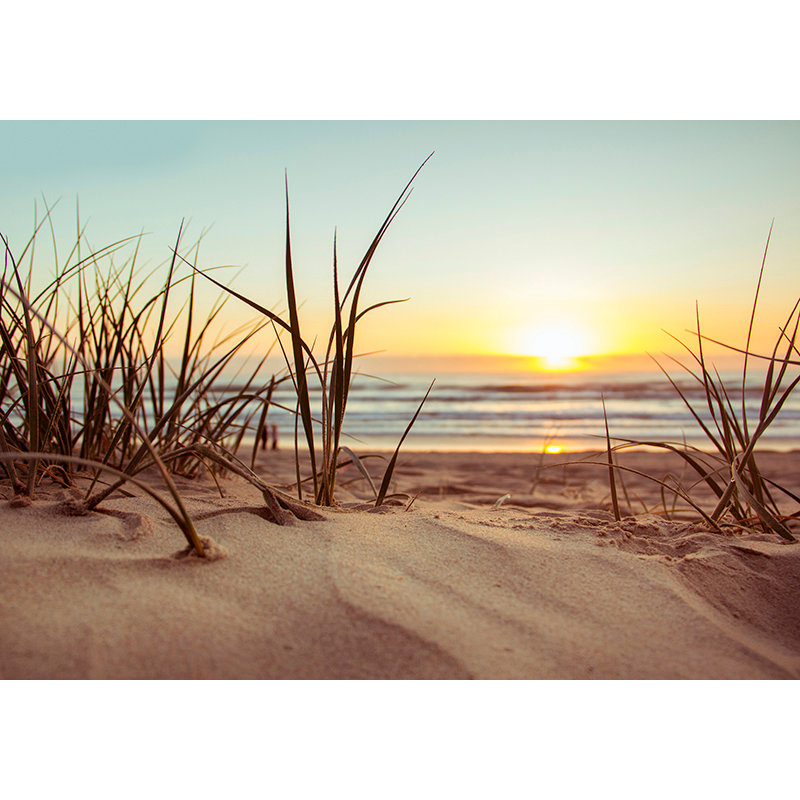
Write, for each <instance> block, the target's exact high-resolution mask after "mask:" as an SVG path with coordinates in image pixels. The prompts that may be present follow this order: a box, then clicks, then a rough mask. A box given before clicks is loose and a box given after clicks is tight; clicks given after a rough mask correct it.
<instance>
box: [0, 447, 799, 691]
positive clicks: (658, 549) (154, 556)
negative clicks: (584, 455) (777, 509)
mask: <svg viewBox="0 0 800 800" xmlns="http://www.w3.org/2000/svg"><path fill="white" fill-rule="evenodd" d="M798 455H799V454H797V453H785V454H770V453H766V454H762V455H761V460H760V464H761V466H762V469H764V471H765V472H766V473H767V474H770V475H772V476H773V477H775V478H776V479H780V480H781V481H782V482H783V483H784V484H785V485H787V487H789V488H793V489H794V490H795V491H797V490H798V488H800V473H799V472H798V465H800V458H798ZM573 457H574V456H572V457H570V458H573ZM564 458H565V457H564V456H559V457H552V458H551V457H548V459H547V461H548V462H549V463H554V462H557V461H558V460H559V459H560V460H564ZM629 459H630V461H629V463H631V464H635V466H636V468H638V469H648V470H650V471H651V472H652V473H653V474H658V475H659V476H661V475H663V474H664V473H665V472H667V471H669V470H675V469H676V468H677V469H678V470H679V469H680V465H679V464H678V463H677V462H674V461H670V458H669V457H668V456H666V455H664V454H652V453H633V454H630V456H629ZM539 460H540V457H539V455H538V454H508V453H504V454H499V453H494V454H468V453H431V454H418V455H414V456H411V455H404V456H403V459H402V461H403V464H402V466H401V467H400V468H399V470H398V473H397V480H396V488H397V490H398V491H403V492H408V493H409V494H410V495H411V496H415V495H416V499H415V500H414V502H413V503H412V504H411V506H410V507H409V508H407V505H408V503H407V501H400V500H398V501H397V503H398V504H397V505H390V506H388V507H384V508H382V509H381V510H377V511H371V512H364V511H361V512H358V511H354V510H352V509H347V508H346V509H338V510H337V509H330V510H325V511H324V512H323V516H324V520H322V521H313V522H307V521H298V522H297V523H296V524H294V525H292V526H278V525H275V524H273V523H271V522H269V521H268V520H267V519H266V518H265V515H264V512H263V501H262V499H261V496H260V493H259V492H258V491H257V490H256V489H255V488H254V487H253V486H251V485H250V484H248V483H246V482H245V481H243V480H241V479H239V478H233V479H226V480H224V481H223V482H222V487H223V491H224V494H225V496H224V497H221V496H220V494H219V492H218V491H217V490H216V488H215V487H214V484H213V483H211V482H208V481H205V480H202V481H197V480H189V479H185V478H178V479H177V482H178V485H179V488H180V489H181V491H182V494H183V496H184V498H185V500H186V503H187V506H188V508H189V509H190V512H191V513H192V514H193V516H194V519H195V521H196V526H197V530H198V532H199V533H200V534H201V535H202V536H205V537H210V539H211V540H213V542H214V543H215V546H214V548H213V552H214V553H215V554H216V555H217V556H218V557H217V558H216V559H214V560H203V559H199V558H196V557H183V553H182V551H183V550H184V548H185V545H186V540H185V539H184V537H183V535H182V534H181V532H180V531H179V529H178V528H177V527H176V526H175V524H174V523H173V522H172V520H171V519H170V518H169V517H168V515H167V514H166V512H165V511H164V509H163V508H161V507H160V506H159V505H158V504H157V503H155V502H154V501H153V500H151V499H150V498H149V497H147V496H144V495H142V493H141V492H139V491H138V490H132V491H135V495H134V496H128V497H126V496H122V495H117V496H113V497H112V498H110V499H108V500H107V501H105V502H104V503H103V504H102V511H100V512H94V513H90V514H88V515H86V516H83V517H71V516H65V515H64V514H63V513H62V511H61V505H60V504H61V502H62V501H63V500H64V499H65V498H66V497H67V493H66V492H65V490H63V489H61V488H59V487H57V486H52V485H51V486H47V485H43V486H42V487H41V489H40V490H39V493H38V495H37V499H36V500H35V501H34V502H33V503H32V504H31V505H29V506H27V507H10V506H9V504H8V503H7V502H2V505H1V506H0V531H2V534H0V674H2V677H4V678H6V679H466V678H473V679H715V678H720V679H721V678H725V679H757V678H797V677H800V607H798V604H797V597H798V596H799V595H800V544H788V543H784V542H783V541H782V540H781V539H779V538H778V537H777V536H775V535H772V534H765V533H755V532H753V533H746V534H742V533H739V534H733V533H730V534H726V535H722V534H720V533H717V532H713V531H711V530H709V529H708V528H706V527H704V526H703V525H701V524H697V523H695V522H689V521H681V520H666V519H665V518H664V517H663V515H658V514H654V513H643V507H647V508H648V509H649V510H650V511H653V510H654V506H655V504H656V503H657V502H658V488H657V487H656V486H655V485H653V484H649V483H648V482H647V481H644V480H642V479H640V478H635V477H631V478H630V479H629V482H628V489H629V496H631V501H632V505H633V506H634V508H633V509H632V510H633V511H635V512H636V516H629V517H626V518H625V519H623V520H622V521H621V522H616V521H615V520H614V518H613V516H612V515H611V514H610V513H609V508H610V506H609V496H608V488H607V485H606V484H605V480H606V473H605V472H604V470H603V469H602V468H600V467H580V468H574V467H561V466H558V467H555V468H553V469H548V470H545V471H543V472H541V473H539V475H538V478H536V469H535V467H536V466H537V465H538V464H539ZM260 463H261V473H262V474H263V475H264V477H265V479H266V480H267V481H268V482H273V483H281V482H283V483H286V482H289V481H290V480H291V477H290V476H291V473H292V469H293V466H292V464H293V459H292V455H291V454H290V453H284V452H280V451H279V452H271V453H266V454H263V455H261V456H260ZM375 468H376V470H377V469H379V467H378V465H377V463H376V464H375ZM341 482H342V484H343V489H342V493H341V498H342V501H343V502H344V503H345V504H349V503H357V502H359V501H360V500H363V499H365V498H366V497H367V496H368V493H367V491H366V487H365V486H364V481H363V480H361V479H360V478H359V477H358V475H357V474H356V473H355V471H354V469H353V468H352V467H349V468H348V471H346V472H343V473H342V476H341ZM534 482H535V486H534ZM155 484H156V481H155V480H154V485H155ZM4 492H5V496H6V498H8V496H9V491H8V489H7V487H6V488H5V489H4ZM634 492H635V494H636V495H637V496H638V497H639V498H640V500H635V499H634V498H633V496H632V493H634ZM506 495H509V496H508V497H506V499H505V500H503V501H502V503H500V504H499V505H497V506H496V504H497V501H499V500H501V498H503V497H505V496H506ZM642 504H643V505H642ZM495 506H496V507H495ZM627 510H628V511H630V510H631V509H627Z"/></svg>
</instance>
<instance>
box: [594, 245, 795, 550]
mask: <svg viewBox="0 0 800 800" xmlns="http://www.w3.org/2000/svg"><path fill="white" fill-rule="evenodd" d="M771 234H772V230H771V229H770V236H771ZM769 238H770V237H769V236H768V238H767V245H766V247H765V250H764V257H763V259H762V262H761V270H760V272H759V277H758V284H757V287H756V292H755V297H754V300H753V307H752V310H751V313H750V321H749V325H748V328H747V338H746V344H745V347H744V348H743V349H739V348H735V347H731V346H729V345H727V344H724V343H722V342H718V341H716V340H714V339H710V338H709V337H706V336H705V335H704V334H703V333H702V331H701V328H700V313H699V309H696V319H697V330H696V331H691V332H690V333H692V334H693V335H694V337H695V339H696V342H697V345H696V348H695V349H692V348H690V347H689V346H688V345H686V344H684V343H683V342H681V341H680V340H678V339H677V338H676V337H673V338H675V340H676V341H677V342H679V343H680V344H681V345H682V346H683V347H684V349H685V350H686V351H687V353H688V355H689V357H690V359H691V361H690V366H687V365H685V364H683V363H681V362H679V361H677V360H675V359H673V360H674V361H675V363H676V364H677V365H678V366H679V367H680V368H681V369H682V370H684V371H685V372H686V373H687V374H688V375H689V376H690V377H691V378H692V379H693V380H694V381H696V382H697V383H698V384H699V385H700V387H702V390H703V397H704V398H705V406H706V409H707V410H708V412H709V414H710V416H711V420H712V422H711V424H710V425H709V424H707V423H706V422H705V421H704V419H703V418H702V416H701V409H699V408H695V407H694V406H693V405H692V403H691V402H690V401H689V399H688V398H687V397H686V394H685V393H684V392H683V391H682V390H681V389H680V387H679V386H678V384H677V383H676V381H675V380H674V379H673V378H672V377H671V376H670V374H669V373H668V372H667V370H666V369H665V368H664V367H663V366H662V365H661V364H660V363H659V362H658V361H657V360H656V363H657V364H658V366H659V368H660V369H661V371H662V372H663V373H664V375H665V376H666V378H667V380H668V381H669V382H670V384H671V385H672V387H673V388H674V389H675V391H676V392H677V393H678V395H679V396H680V398H681V400H682V401H683V403H684V404H685V406H686V408H687V409H688V410H689V412H690V413H691V415H692V417H693V419H694V421H695V422H696V423H697V425H698V426H699V427H700V429H701V430H702V432H703V434H704V435H705V437H706V439H707V441H708V443H709V445H710V450H708V451H706V450H701V449H699V448H696V447H690V446H688V445H687V444H686V443H685V442H684V443H678V442H653V441H634V440H629V439H619V438H613V441H614V442H617V444H614V445H612V437H611V436H610V434H609V430H608V421H607V420H606V443H607V466H608V469H609V489H610V494H611V500H612V506H613V509H614V514H615V516H616V518H617V519H619V518H620V513H621V512H620V506H619V498H618V492H617V487H616V482H615V475H616V474H623V473H624V472H626V471H627V472H635V470H632V469H630V468H628V467H624V466H621V465H620V464H618V463H615V461H614V454H615V453H618V452H619V451H621V450H624V449H626V448H630V447H639V446H643V445H646V446H649V447H654V448H659V449H663V450H668V451H670V452H673V453H676V454H677V455H679V456H680V457H681V458H682V459H683V460H684V462H685V464H686V465H687V466H688V467H689V468H690V469H691V473H692V474H693V475H694V481H693V482H692V483H690V484H689V485H688V486H687V485H684V482H683V481H681V480H678V479H676V478H674V477H671V478H670V479H669V482H668V480H667V479H666V478H665V480H661V481H659V480H657V479H655V478H653V477H652V476H645V477H648V478H650V480H655V481H656V482H657V483H659V484H660V485H661V487H662V500H663V513H665V514H667V515H668V516H669V515H670V511H669V509H668V504H667V502H666V495H667V494H671V495H672V496H674V497H676V498H678V497H680V498H681V499H682V500H683V501H685V502H686V504H687V505H689V506H690V507H691V508H692V509H693V510H694V511H695V512H697V513H698V514H699V515H700V516H701V517H702V518H703V519H704V520H705V521H706V522H707V523H708V524H709V525H710V526H712V527H713V528H716V529H717V530H720V529H721V528H720V526H721V524H722V523H723V522H725V523H727V524H732V525H734V526H736V527H738V528H741V529H746V530H747V529H752V528H753V527H754V526H755V527H758V528H760V529H762V530H764V531H768V532H771V533H774V534H777V535H778V536H780V537H781V538H783V539H784V540H786V541H790V542H794V541H796V538H795V536H794V534H793V533H792V531H791V530H790V528H789V525H788V523H789V522H790V521H797V519H798V515H800V512H795V513H793V514H791V515H786V514H784V513H782V511H781V508H780V506H779V503H778V500H779V499H780V498H781V497H783V498H788V499H789V500H791V501H792V502H793V503H796V504H798V505H800V498H798V497H797V496H796V495H794V494H793V493H792V492H790V491H789V490H788V489H786V488H784V487H782V486H780V485H779V484H778V483H776V482H775V481H773V480H770V479H769V478H766V477H765V476H764V475H763V474H762V472H761V470H760V469H759V467H758V463H757V458H756V446H757V445H758V443H759V441H760V440H761V437H762V436H763V435H764V433H765V431H766V430H767V429H768V428H769V426H770V425H771V424H772V423H773V422H774V421H775V419H776V417H777V416H778V414H779V413H780V411H781V408H782V407H783V406H784V405H785V403H786V401H787V400H788V399H789V397H790V396H791V394H792V392H793V391H794V390H795V388H796V387H797V385H798V382H800V376H794V377H792V376H790V373H789V367H791V366H800V360H798V357H800V351H799V350H798V347H797V336H798V329H799V328H800V313H799V312H798V309H800V300H798V302H797V303H795V305H794V307H793V308H792V310H791V312H790V314H789V316H788V318H787V320H786V323H785V324H784V325H783V326H780V328H779V335H778V337H777V340H776V342H775V346H774V347H773V349H772V352H771V353H770V354H769V355H759V354H756V353H753V352H752V351H751V341H752V333H753V325H754V322H755V318H756V310H757V306H758V299H759V294H760V291H761V283H762V279H763V276H764V267H765V264H766V257H767V251H768V249H769ZM704 342H713V343H714V344H717V345H721V346H722V347H725V348H727V349H729V350H732V351H735V352H738V353H740V354H741V355H742V357H743V364H742V377H741V384H739V385H737V387H736V389H737V390H740V391H741V395H742V397H741V405H739V404H738V403H734V402H733V400H732V396H733V394H734V392H733V387H730V386H726V385H725V383H724V381H723V380H722V378H721V376H720V374H719V372H718V371H717V370H716V368H715V367H714V366H713V365H712V364H710V363H709V362H708V360H707V358H706V355H705V353H704ZM750 359H758V360H760V361H762V362H764V363H765V364H766V376H765V378H764V382H763V385H762V386H761V391H760V394H761V403H760V406H759V410H758V416H757V418H755V419H751V418H749V417H748V413H747V409H746V406H745V396H746V391H747V375H748V365H749V363H750ZM604 411H605V406H604ZM637 474H640V475H641V474H642V473H637ZM701 484H702V485H704V486H706V487H708V488H709V489H710V490H711V492H713V495H714V496H715V497H716V498H717V502H716V505H715V507H714V508H713V509H712V510H708V509H703V508H701V506H700V504H699V502H695V500H694V499H693V493H694V492H695V490H696V488H697V487H698V486H699V485H701ZM673 513H674V505H673Z"/></svg>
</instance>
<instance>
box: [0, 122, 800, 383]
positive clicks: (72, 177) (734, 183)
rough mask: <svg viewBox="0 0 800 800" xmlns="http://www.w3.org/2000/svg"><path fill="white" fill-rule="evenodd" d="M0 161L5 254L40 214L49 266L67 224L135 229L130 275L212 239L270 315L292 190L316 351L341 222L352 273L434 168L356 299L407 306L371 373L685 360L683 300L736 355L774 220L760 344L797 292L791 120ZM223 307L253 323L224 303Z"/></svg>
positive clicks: (419, 133)
mask: <svg viewBox="0 0 800 800" xmlns="http://www.w3.org/2000/svg"><path fill="white" fill-rule="evenodd" d="M0 152H2V153H3V154H4V156H3V158H2V160H0V183H1V184H2V186H3V191H2V196H0V232H2V233H3V234H4V235H5V236H6V237H7V238H8V239H9V242H10V245H11V249H12V252H16V253H20V252H21V251H22V250H23V249H24V247H25V244H26V243H27V240H28V238H29V237H30V234H31V232H32V230H33V226H34V218H35V213H36V214H38V219H39V220H41V218H42V216H43V212H44V209H45V205H47V206H52V205H54V204H55V208H54V209H53V211H52V214H51V218H52V220H53V222H54V229H55V234H56V239H57V242H58V252H59V254H60V258H61V259H62V261H63V258H64V257H65V255H66V254H67V253H68V251H69V248H70V247H71V246H72V245H73V244H74V241H75V231H76V221H77V219H78V218H79V219H80V224H81V225H86V232H85V236H86V239H87V241H88V242H90V243H91V245H92V246H93V247H95V248H99V247H102V246H105V245H108V244H110V243H112V242H116V241H118V240H120V239H122V238H124V237H129V236H136V235H137V234H139V233H140V232H142V231H144V232H145V233H146V234H147V235H146V236H145V237H143V240H142V243H141V245H140V253H139V256H138V262H137V263H139V264H145V263H149V265H150V266H151V267H155V266H157V265H159V264H161V263H162V262H164V261H165V260H167V259H168V258H169V256H170V247H172V246H173V245H174V244H175V240H176V237H177V234H178V231H179V229H180V226H181V224H182V222H183V221H184V220H185V221H186V223H185V224H186V230H185V232H184V238H183V242H184V244H186V245H188V244H192V243H194V242H195V241H197V239H198V238H199V237H200V236H201V235H202V234H205V235H204V236H203V240H202V243H201V245H200V248H199V255H198V261H197V263H198V266H200V267H201V268H208V267H216V266H221V265H231V268H230V269H227V270H222V271H217V272H215V273H214V274H215V275H216V277H217V278H218V279H222V280H223V282H225V283H230V285H231V286H232V287H233V288H235V289H236V290H237V291H238V292H240V293H242V294H244V295H246V296H248V297H250V298H252V299H253V300H254V301H256V302H258V303H260V304H262V305H264V306H267V307H270V308H275V309H276V310H282V309H284V308H285V305H284V303H285V296H286V295H285V287H284V283H283V269H284V248H285V226H286V219H285V213H286V212H285V182H284V181H285V178H286V177H288V186H289V202H290V214H291V235H292V251H293V262H294V268H295V280H296V287H297V293H298V299H299V300H300V301H302V302H304V303H305V305H304V306H303V311H302V313H303V316H302V322H303V325H304V328H305V330H306V331H307V332H308V338H309V339H312V338H314V336H315V335H319V336H320V337H324V336H325V334H326V331H327V330H329V325H330V319H331V308H332V263H333V238H334V231H336V235H337V253H338V263H339V269H340V274H341V275H342V280H344V279H345V278H347V277H349V276H350V275H351V274H352V272H353V271H354V270H355V268H356V267H357V265H358V263H359V261H360V259H361V257H362V256H363V254H364V252H365V251H366V249H367V247H368V246H369V243H370V242H371V240H372V237H373V236H374V235H375V233H376V232H377V230H378V228H379V227H380V225H381V223H382V222H383V220H384V218H385V217H386V215H387V214H388V212H389V210H390V209H391V207H392V205H393V204H394V202H395V200H396V199H397V197H398V196H399V195H400V193H401V191H402V190H403V188H404V186H405V184H406V183H407V182H408V181H409V179H410V178H411V176H412V175H413V174H414V172H415V171H416V170H417V168H418V167H419V166H420V165H421V164H422V163H423V162H424V161H425V159H426V158H427V157H428V156H429V155H430V154H431V153H433V155H432V157H431V158H430V160H429V161H428V162H427V164H426V165H425V167H424V168H423V169H422V170H421V172H420V173H419V175H418V176H417V178H416V179H415V181H414V184H413V191H412V193H411V196H410V197H409V199H408V201H407V203H406V204H405V206H404V207H403V208H402V210H401V211H400V214H399V215H398V216H397V218H396V219H395V221H394V222H393V224H392V226H391V227H390V229H389V231H388V232H387V234H386V236H385V237H384V239H383V241H382V243H381V245H380V247H379V249H378V251H377V254H376V257H375V258H374V260H373V262H372V265H371V267H370V272H369V274H368V276H367V280H366V284H365V291H364V298H363V304H364V307H366V306H367V305H369V304H372V303H376V302H381V301H383V300H394V299H405V298H408V302H406V303H402V304H398V305H394V306H389V307H386V308H382V309H379V310H377V311H375V312H373V313H372V314H370V315H368V317H366V318H365V319H364V320H363V322H362V327H361V328H360V330H359V337H358V339H357V346H358V347H357V349H359V350H360V351H361V352H370V351H385V353H386V357H385V358H384V361H383V362H382V363H385V364H388V363H389V362H390V361H391V360H392V359H394V360H395V361H396V362H397V363H401V362H402V364H403V365H404V367H407V366H411V367H416V368H421V367H420V365H424V364H427V365H429V366H431V367H432V368H433V369H437V368H438V369H454V368H459V369H501V368H502V369H506V368H510V369H517V368H520V369H529V368H532V367H537V368H545V369H551V368H566V367H576V366H580V365H582V366H584V367H587V366H588V367H593V366H594V367H598V366H607V365H608V364H611V363H618V364H623V363H628V364H631V365H633V364H640V363H643V362H642V359H643V358H645V357H642V354H643V353H644V352H645V351H647V352H652V353H659V352H662V351H667V352H678V350H679V348H677V346H676V345H674V343H673V340H672V339H670V338H669V337H668V336H667V335H666V334H665V333H664V332H663V330H662V329H665V330H666V331H669V332H670V333H672V334H674V335H677V336H679V337H682V338H684V339H685V340H686V341H690V340H691V336H689V335H687V334H685V331H686V330H687V329H694V328H695V327H696V326H695V303H696V302H697V303H698V304H699V309H700V315H701V325H702V330H703V332H704V333H706V334H707V335H708V336H711V337H713V338H718V339H720V340H722V341H724V342H725V343H728V344H732V345H734V346H742V345H743V344H744V339H745V336H746V332H747V323H748V320H749V314H750V308H751V305H752V300H753V294H754V291H755V287H756V283H757V279H758V273H759V268H760V265H761V260H762V256H763V253H764V248H765V245H766V242H767V236H768V233H769V230H770V226H771V224H772V222H773V219H774V230H773V233H772V238H771V242H770V245H769V254H768V257H767V263H766V270H765V279H764V285H763V289H762V299H761V300H760V303H761V305H760V310H759V315H758V320H759V324H758V328H757V337H756V340H755V341H756V344H757V346H758V347H761V348H762V350H766V349H769V348H771V346H772V344H774V340H775V338H776V336H777V335H778V333H779V331H778V327H777V326H778V324H783V322H784V319H785V317H786V316H787V315H788V313H789V311H790V310H791V307H792V304H793V303H794V301H795V300H796V299H797V297H798V296H800V281H798V279H797V266H798V260H799V258H800V123H797V122H752V121H746V122H650V121H646V122H573V121H566V122H553V121H516V122H503V121H472V122H470V121H445V122H434V121H419V122H413V121H373V122H338V121H331V122H324V121H298V122H288V121H243V122H236V121H207V122H193V121H175V122H168V121H85V122H84V121H33V122H25V121H4V122H0ZM34 208H36V212H34ZM43 231H45V232H46V236H43V235H42V233H40V235H39V237H38V239H37V245H36V251H35V254H36V256H35V257H36V261H35V275H36V276H37V277H41V278H42V279H44V278H43V276H44V275H47V274H49V271H50V270H52V263H53V257H52V252H53V248H52V243H51V236H50V233H49V230H48V229H46V228H45V229H43ZM185 271H187V272H188V268H186V270H185ZM157 274H158V275H161V276H162V277H161V278H160V280H162V281H163V279H164V278H165V277H166V267H164V268H163V269H162V270H160V271H159V272H158V273H157ZM217 294H218V291H217V289H215V288H213V287H211V286H210V285H209V286H207V287H206V288H205V289H204V290H202V291H201V295H202V297H203V298H204V300H205V301H206V302H207V304H208V305H210V303H211V302H212V299H213V297H216V295H217ZM227 314H228V316H227V317H226V324H227V325H229V326H231V327H235V325H236V324H237V323H238V322H241V321H242V320H243V319H244V318H253V317H255V316H256V315H255V313H254V312H252V310H250V309H248V308H246V307H245V306H243V305H242V304H240V303H238V301H237V302H236V303H229V305H228V308H227ZM533 356H535V357H537V358H536V359H535V360H531V358H520V357H533ZM620 356H622V357H624V358H623V360H620V358H619V357H620ZM509 357H510V358H509ZM576 358H578V359H579V360H575V359H576ZM614 358H616V361H614V360H613V359H614ZM609 359H612V360H611V361H609ZM624 359H627V362H625V360H624ZM645 360H646V358H645ZM646 363H650V362H649V361H647V362H646Z"/></svg>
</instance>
